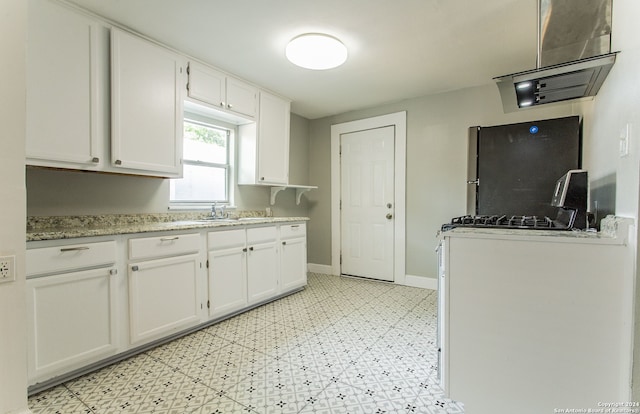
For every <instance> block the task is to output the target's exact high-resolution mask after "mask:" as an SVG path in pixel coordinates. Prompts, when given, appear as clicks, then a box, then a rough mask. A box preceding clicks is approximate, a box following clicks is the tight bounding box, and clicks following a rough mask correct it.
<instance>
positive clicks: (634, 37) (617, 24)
mask: <svg viewBox="0 0 640 414" xmlns="http://www.w3.org/2000/svg"><path fill="white" fill-rule="evenodd" d="M613 7H614V9H613V26H612V27H613V38H612V49H613V50H615V51H620V54H619V55H618V56H617V58H616V63H615V65H614V66H613V68H612V69H611V73H610V74H609V76H608V77H607V80H606V81H605V83H604V85H603V86H602V89H600V92H599V93H598V96H597V98H596V100H595V102H594V105H593V108H592V112H591V113H590V116H588V117H587V118H586V122H585V143H584V146H585V151H584V157H585V162H587V163H588V165H589V174H590V178H591V180H593V181H592V182H595V183H598V184H600V185H599V186H598V187H596V188H595V189H594V188H593V186H592V194H591V196H592V206H593V204H594V198H595V197H594V190H595V192H597V193H598V194H606V197H605V196H602V197H603V198H601V199H600V200H599V204H608V210H613V211H614V212H615V213H616V214H617V215H619V216H624V217H631V218H633V219H634V223H635V226H634V228H633V233H632V234H630V235H629V245H630V247H631V248H632V249H634V252H635V275H634V276H635V288H636V292H635V327H634V331H635V338H634V341H635V344H636V345H635V347H634V355H633V360H634V366H633V376H634V381H633V398H632V399H631V400H632V401H638V400H640V346H639V345H640V284H639V283H637V280H638V266H637V261H638V254H639V253H640V251H639V250H638V249H639V247H638V246H639V243H638V239H639V238H640V237H639V235H638V217H639V214H640V145H638V137H639V136H640V105H639V103H640V82H638V71H639V69H640V31H639V30H638V22H637V17H638V16H640V2H638V1H637V0H616V1H614V2H613ZM627 124H629V125H630V126H631V139H630V151H629V154H628V155H627V156H624V157H621V156H620V153H619V137H620V133H621V131H622V130H623V129H625V128H626V125H627ZM596 195H597V194H596ZM612 199H613V200H612ZM629 311H630V312H631V311H632V310H631V309H630V310H629Z"/></svg>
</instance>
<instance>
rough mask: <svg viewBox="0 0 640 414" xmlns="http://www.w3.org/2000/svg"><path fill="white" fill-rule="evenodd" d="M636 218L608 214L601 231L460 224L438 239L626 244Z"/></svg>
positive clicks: (440, 235) (443, 232) (442, 233)
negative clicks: (464, 238) (479, 226)
mask: <svg viewBox="0 0 640 414" xmlns="http://www.w3.org/2000/svg"><path fill="white" fill-rule="evenodd" d="M633 224H634V220H633V219H631V218H627V217H618V216H607V217H606V218H604V219H602V223H601V228H602V230H601V231H600V232H591V231H582V230H531V229H505V228H478V227H457V228H454V229H452V230H448V231H441V232H439V233H438V238H443V237H466V238H477V239H494V240H496V239H498V240H514V241H515V240H527V241H541V242H545V243H584V244H610V245H626V244H627V243H628V241H629V228H630V227H631V226H633Z"/></svg>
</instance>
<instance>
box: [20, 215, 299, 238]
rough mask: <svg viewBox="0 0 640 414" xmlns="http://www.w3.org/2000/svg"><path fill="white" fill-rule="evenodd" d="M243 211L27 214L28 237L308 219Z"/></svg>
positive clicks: (110, 233)
mask: <svg viewBox="0 0 640 414" xmlns="http://www.w3.org/2000/svg"><path fill="white" fill-rule="evenodd" d="M261 213H262V214H264V213H263V212H251V211H242V212H238V213H237V215H233V216H230V218H229V219H218V220H207V218H208V217H209V215H208V214H207V213H200V212H198V213H164V214H162V213H158V214H110V215H98V216H47V217H42V216H32V217H27V241H28V242H29V241H41V240H59V239H72V238H76V237H94V236H112V235H118V234H134V233H147V232H154V231H169V230H189V229H206V228H214V227H233V226H245V225H248V224H269V223H286V222H296V221H307V220H309V218H308V217H265V216H264V215H261Z"/></svg>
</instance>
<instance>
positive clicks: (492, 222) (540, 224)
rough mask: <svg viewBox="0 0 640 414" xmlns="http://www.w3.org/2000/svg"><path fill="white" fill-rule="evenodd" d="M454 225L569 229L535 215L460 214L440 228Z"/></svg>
mask: <svg viewBox="0 0 640 414" xmlns="http://www.w3.org/2000/svg"><path fill="white" fill-rule="evenodd" d="M456 227H480V228H482V227H484V228H510V229H537V230H569V229H570V228H569V227H567V226H564V225H562V224H560V223H558V222H556V221H554V220H551V219H550V218H549V217H537V216H507V215H501V216H499V215H486V216H470V215H469V216H460V217H455V218H453V219H451V223H449V224H444V225H443V226H442V230H450V229H452V228H456Z"/></svg>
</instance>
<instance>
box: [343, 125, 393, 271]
mask: <svg viewBox="0 0 640 414" xmlns="http://www.w3.org/2000/svg"><path fill="white" fill-rule="evenodd" d="M340 139H341V151H342V155H341V160H340V164H341V165H340V167H341V186H340V187H341V193H342V194H341V200H342V210H341V221H342V222H341V229H342V235H341V246H342V252H341V255H342V265H341V273H342V274H347V275H353V276H361V277H368V278H372V279H379V280H388V281H393V280H394V266H393V259H394V223H395V219H394V208H395V200H394V147H395V141H394V140H395V128H394V127H393V126H387V127H384V128H375V129H367V130H363V131H357V132H351V133H347V134H342V135H341V137H340Z"/></svg>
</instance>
